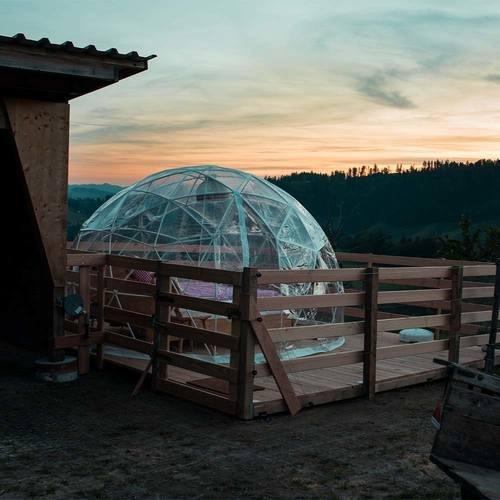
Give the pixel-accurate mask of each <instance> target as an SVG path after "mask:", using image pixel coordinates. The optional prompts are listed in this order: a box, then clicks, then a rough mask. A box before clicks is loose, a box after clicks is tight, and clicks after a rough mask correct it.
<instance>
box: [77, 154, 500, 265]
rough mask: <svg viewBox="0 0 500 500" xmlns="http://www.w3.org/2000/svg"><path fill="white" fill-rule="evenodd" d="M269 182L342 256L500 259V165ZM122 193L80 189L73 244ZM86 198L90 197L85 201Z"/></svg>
mask: <svg viewBox="0 0 500 500" xmlns="http://www.w3.org/2000/svg"><path fill="white" fill-rule="evenodd" d="M267 179H268V180H269V181H271V182H273V183H274V184H276V185H278V186H280V187H281V188H282V189H284V190H285V191H287V192H288V193H290V194H291V195H292V196H294V197H295V198H297V199H298V200H299V201H300V202H301V203H302V204H303V205H304V206H305V207H306V208H307V209H308V210H309V211H310V212H311V213H312V214H313V216H314V217H315V218H316V219H317V220H318V222H319V223H320V224H321V225H322V227H323V228H324V229H325V231H326V233H327V234H328V236H329V238H330V240H331V241H332V243H333V244H334V246H335V247H336V248H337V249H339V250H345V251H353V252H356V251H358V252H373V253H382V254H384V253H385V254H393V255H413V256H421V257H435V256H438V255H439V256H447V257H452V258H468V259H488V260H490V259H492V258H493V257H494V256H496V255H499V256H500V160H481V161H478V162H475V163H456V162H447V161H446V162H441V161H433V162H424V164H423V166H422V168H419V169H416V168H411V169H408V170H404V169H402V168H401V167H399V166H398V167H397V168H396V170H395V171H394V172H390V170H389V169H387V168H386V169H379V168H378V167H377V166H373V167H371V168H368V167H361V168H353V169H350V170H349V171H347V172H334V173H332V174H318V173H314V172H309V173H307V172H303V173H298V174H291V175H286V176H281V177H268V178H267ZM119 189H121V188H120V186H111V185H109V184H108V185H106V184H103V185H74V186H70V191H69V202H68V209H69V227H68V239H70V240H72V239H73V238H74V236H75V235H76V234H77V233H78V230H79V228H80V226H81V224H82V223H83V221H85V220H86V219H87V218H88V217H90V215H91V214H92V213H93V212H94V210H96V209H97V208H98V207H99V206H100V205H101V204H102V203H103V202H104V201H105V199H107V198H109V197H110V196H111V195H112V194H114V192H116V191H118V190H119ZM85 193H88V195H89V197H85V195H84V194H85Z"/></svg>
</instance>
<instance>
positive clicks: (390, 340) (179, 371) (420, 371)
mask: <svg viewBox="0 0 500 500" xmlns="http://www.w3.org/2000/svg"><path fill="white" fill-rule="evenodd" d="M361 343H362V335H359V336H358V335H353V336H350V337H348V340H347V342H346V344H345V345H344V346H343V347H341V348H339V349H338V352H347V351H351V350H357V349H359V348H360V347H362V346H361ZM397 344H399V342H398V341H397V336H396V335H394V334H391V333H386V332H382V333H380V334H379V346H386V345H397ZM434 358H441V359H448V351H440V352H434V353H425V354H416V355H413V356H405V357H401V358H391V359H385V360H380V361H378V362H377V382H376V392H377V393H379V392H384V391H388V390H393V389H397V388H401V387H408V386H411V385H416V384H420V383H424V382H428V381H432V380H438V379H441V378H444V377H446V368H445V367H443V366H441V365H437V364H436V363H434V362H433V359H434ZM105 360H106V362H108V363H112V364H115V365H119V366H122V367H125V368H128V369H131V370H134V371H136V372H142V371H143V370H144V369H145V367H146V364H147V361H146V360H138V359H130V358H124V357H120V356H109V355H106V356H105ZM483 360H484V353H483V352H482V350H481V347H480V346H472V347H467V348H462V349H461V350H460V363H461V364H464V365H469V366H482V364H483ZM496 361H497V363H498V362H500V353H498V354H497V357H496ZM168 373H169V378H171V379H172V380H174V381H177V382H182V383H190V382H193V381H196V380H202V379H206V378H207V377H206V375H202V374H199V373H195V372H192V371H190V370H185V369H183V368H178V367H174V366H169V368H168ZM289 378H290V382H291V384H292V387H293V389H294V391H295V393H296V394H297V396H298V398H299V400H300V402H301V404H302V406H303V407H307V406H316V405H319V404H325V403H331V402H335V401H340V400H344V399H350V398H354V397H359V396H361V395H363V387H362V380H363V364H362V363H356V364H351V365H344V366H339V367H332V368H320V369H316V370H308V371H305V372H298V373H292V374H289ZM256 385H258V386H260V388H262V389H261V390H258V391H255V392H254V412H255V416H258V415H261V414H272V413H280V412H284V411H286V405H285V403H284V401H283V399H282V397H281V394H280V392H279V389H278V387H277V386H276V383H275V381H274V379H273V377H272V376H268V377H259V378H257V379H256Z"/></svg>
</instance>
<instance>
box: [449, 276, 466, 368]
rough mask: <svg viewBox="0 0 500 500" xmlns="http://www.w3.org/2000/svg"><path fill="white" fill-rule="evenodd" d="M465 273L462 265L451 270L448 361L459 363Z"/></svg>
mask: <svg viewBox="0 0 500 500" xmlns="http://www.w3.org/2000/svg"><path fill="white" fill-rule="evenodd" d="M463 274H464V271H463V267H462V266H453V268H452V270H451V297H450V330H449V346H448V361H451V362H452V363H458V362H459V360H460V328H461V326H462V284H463Z"/></svg>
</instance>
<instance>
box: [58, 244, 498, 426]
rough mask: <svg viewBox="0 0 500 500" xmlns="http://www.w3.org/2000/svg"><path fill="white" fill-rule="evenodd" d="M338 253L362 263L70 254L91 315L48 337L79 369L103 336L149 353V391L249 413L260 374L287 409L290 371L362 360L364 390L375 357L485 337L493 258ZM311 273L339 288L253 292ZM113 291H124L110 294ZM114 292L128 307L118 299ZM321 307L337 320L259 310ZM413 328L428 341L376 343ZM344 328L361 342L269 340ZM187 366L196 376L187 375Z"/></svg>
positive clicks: (456, 355)
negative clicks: (241, 262)
mask: <svg viewBox="0 0 500 500" xmlns="http://www.w3.org/2000/svg"><path fill="white" fill-rule="evenodd" d="M338 257H339V260H340V261H341V262H344V263H345V262H356V263H358V265H361V266H362V267H351V268H342V269H336V270H308V271H277V270H257V269H253V268H245V269H244V270H243V271H241V272H239V271H226V270H218V269H211V268H200V267H191V266H185V265H176V264H169V263H162V262H158V261H149V260H144V259H136V258H131V257H121V256H113V255H104V254H87V253H74V254H69V255H68V266H69V270H68V277H67V278H68V287H69V288H71V287H72V288H73V289H74V290H79V293H80V294H81V295H82V297H83V299H84V304H85V309H86V310H87V311H89V316H90V317H91V321H86V320H85V319H83V318H79V319H78V320H76V321H75V320H67V321H66V326H67V328H66V330H67V332H68V333H67V334H66V335H65V336H63V337H59V338H58V339H56V346H57V347H59V348H70V347H73V348H77V349H78V359H79V369H80V373H82V374H84V373H86V372H88V370H89V358H90V348H91V346H93V345H95V346H96V349H95V354H96V360H97V366H98V367H102V363H103V360H104V358H105V354H104V350H103V346H104V345H108V344H110V345H115V346H119V347H121V348H126V349H129V350H132V351H136V352H139V353H143V354H146V355H150V356H151V360H150V362H149V363H147V364H146V365H145V367H144V368H143V377H142V378H141V380H144V377H145V376H146V374H147V372H148V370H149V369H151V374H152V375H151V376H152V385H153V388H154V389H155V390H157V391H160V392H166V393H168V394H171V395H174V396H178V397H181V398H184V399H188V400H191V401H194V402H196V403H199V404H202V405H204V406H208V407H211V408H215V409H218V410H221V411H223V412H226V413H228V414H231V415H235V416H238V417H240V418H244V419H249V418H253V416H254V407H255V405H254V383H255V381H256V380H257V381H258V380H259V379H263V378H264V377H272V378H273V379H274V381H275V383H276V386H277V387H278V389H279V392H280V394H281V397H282V399H283V401H284V403H285V405H286V408H288V410H289V411H290V413H292V414H295V413H297V412H298V411H299V410H300V409H301V408H302V406H303V400H304V398H301V397H299V396H298V395H297V394H296V391H295V390H294V388H293V384H292V383H291V381H290V377H289V374H298V373H303V372H307V371H311V370H319V369H323V368H332V367H340V366H344V365H353V364H358V363H362V365H363V381H362V385H361V388H360V389H359V390H358V391H357V392H356V394H361V393H363V394H366V396H367V397H369V398H373V397H374V395H375V392H376V389H377V379H376V367H377V361H382V360H388V359H391V358H404V357H407V356H414V355H416V354H423V353H439V352H442V351H448V358H449V360H450V361H459V359H460V350H461V349H463V348H467V347H470V346H476V345H482V344H485V343H487V341H488V336H487V335H486V334H482V333H481V329H480V325H478V323H481V322H487V321H490V320H491V314H492V313H491V306H490V305H489V304H488V303H487V302H488V299H491V298H492V297H493V284H492V283H491V278H492V277H493V276H494V275H495V272H496V268H495V266H494V265H492V264H487V263H484V264H481V263H480V264H478V263H470V262H457V261H454V262H450V261H442V260H434V259H412V258H406V257H390V256H374V255H369V254H367V255H365V254H339V255H338ZM376 264H380V265H381V266H384V267H377V266H376ZM450 264H451V265H450ZM389 266H391V267H389ZM110 269H112V270H113V274H112V275H111V273H110V271H109V270H110ZM118 269H122V270H127V271H130V270H141V271H145V272H149V273H154V276H155V277H156V280H155V284H150V283H145V282H141V281H133V280H130V279H124V278H123V275H124V274H126V272H125V273H121V274H120V273H119V272H117V270H118ZM120 276H121V277H120ZM180 279H181V280H196V281H202V282H209V283H217V284H222V285H224V286H226V287H230V289H232V299H231V300H230V301H227V300H226V301H224V300H216V299H208V298H200V297H193V296H188V295H183V294H181V293H180V292H179V290H178V289H177V288H176V287H175V286H174V285H175V283H176V282H177V281H178V280H180ZM319 282H328V283H331V282H342V283H343V284H344V287H345V289H346V290H345V293H327V294H322V295H300V296H269V297H267V296H266V297H264V296H262V297H261V296H260V295H259V296H258V294H257V290H258V289H262V288H266V287H269V286H270V285H276V284H278V285H279V284H294V283H319ZM348 285H352V286H348ZM395 288H396V289H395ZM113 297H118V299H119V298H120V297H121V298H122V299H123V300H122V301H120V300H118V303H112V302H111V301H110V299H112V298H113ZM125 299H126V304H125V305H127V307H123V304H122V302H123V301H124V300H125ZM478 300H479V301H480V302H478ZM485 302H486V303H485ZM112 304H113V305H112ZM391 305H398V307H401V305H403V306H404V307H408V308H410V309H412V312H411V314H409V313H407V312H405V313H404V314H401V313H397V312H390V311H388V310H387V308H390V307H391ZM331 307H339V308H343V311H344V314H345V317H346V320H345V321H344V322H341V323H333V324H320V325H306V326H298V325H286V326H280V327H275V326H272V325H269V324H266V321H267V320H266V316H265V313H268V312H269V311H271V312H272V311H283V310H298V309H300V310H302V309H309V308H312V309H321V308H331ZM179 310H187V311H193V312H196V315H195V316H194V319H192V317H191V316H189V317H190V318H191V320H190V321H185V319H186V318H184V320H183V321H179V317H178V314H177V313H178V311H179ZM429 311H432V312H433V313H432V314H429ZM422 312H423V313H424V314H421V313H422ZM200 314H204V315H206V317H218V318H225V319H224V328H217V327H216V326H213V325H212V324H211V325H210V326H209V327H208V326H207V325H206V322H205V323H203V322H200V320H199V319H197V318H200ZM110 324H111V325H113V324H122V325H128V326H129V327H130V326H132V327H137V328H139V329H143V330H144V331H146V332H152V335H151V336H150V337H148V335H147V334H145V336H143V338H142V339H140V338H133V337H132V336H130V335H128V334H124V333H123V332H117V331H116V329H113V328H111V327H110ZM414 327H423V328H432V329H434V330H436V332H437V333H436V337H437V338H436V339H435V340H432V341H428V342H419V343H415V344H397V345H389V346H378V345H377V340H378V338H379V336H380V334H381V333H382V332H395V331H399V330H400V329H403V328H414ZM355 335H358V336H360V335H362V336H363V347H362V349H356V350H347V351H346V350H343V351H342V350H339V351H338V352H337V351H334V352H332V353H325V354H317V355H314V356H308V357H303V358H298V359H290V360H283V359H280V356H279V350H278V349H277V343H282V342H288V341H297V340H306V339H317V338H332V337H339V336H343V337H346V338H348V337H349V336H355ZM172 339H176V340H181V341H182V340H186V341H189V342H190V343H192V344H193V345H195V344H198V345H203V344H205V345H206V344H208V345H210V346H217V347H218V348H220V349H222V350H223V352H225V353H227V362H224V363H215V362H213V359H210V360H207V359H205V358H206V357H205V358H204V357H203V356H193V355H192V353H189V352H183V351H182V349H179V347H178V345H177V348H174V347H172V343H171V340H172ZM256 352H258V353H261V354H263V355H264V358H265V363H259V364H255V354H256ZM193 374H195V376H196V377H198V379H199V380H201V381H203V382H204V384H205V385H203V384H198V385H193V384H192V383H190V381H191V379H192V378H193ZM214 380H218V381H223V383H224V384H225V387H226V389H225V390H224V391H221V390H220V389H218V390H213V384H212V382H213V381H214ZM205 382H206V383H205ZM208 382H210V383H208ZM211 384H212V385H211Z"/></svg>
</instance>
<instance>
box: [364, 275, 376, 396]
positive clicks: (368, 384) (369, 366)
mask: <svg viewBox="0 0 500 500" xmlns="http://www.w3.org/2000/svg"><path fill="white" fill-rule="evenodd" d="M364 290H365V335H364V350H363V387H364V390H365V394H366V395H367V396H368V398H369V399H373V398H374V397H375V383H376V379H377V300H378V267H368V268H367V269H366V275H365V281H364Z"/></svg>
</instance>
